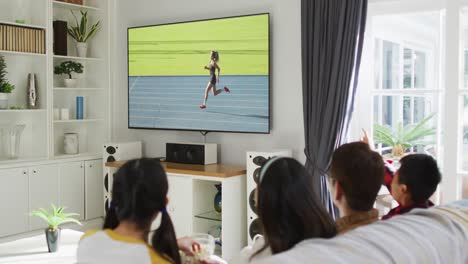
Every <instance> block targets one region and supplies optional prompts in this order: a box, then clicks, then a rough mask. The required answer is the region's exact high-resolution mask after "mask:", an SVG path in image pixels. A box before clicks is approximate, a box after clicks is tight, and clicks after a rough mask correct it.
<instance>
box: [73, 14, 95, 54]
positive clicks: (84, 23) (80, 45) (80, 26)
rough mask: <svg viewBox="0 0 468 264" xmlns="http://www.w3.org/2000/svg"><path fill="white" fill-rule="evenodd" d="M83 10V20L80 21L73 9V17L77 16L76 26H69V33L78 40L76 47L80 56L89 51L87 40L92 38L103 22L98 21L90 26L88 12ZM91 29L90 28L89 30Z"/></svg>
mask: <svg viewBox="0 0 468 264" xmlns="http://www.w3.org/2000/svg"><path fill="white" fill-rule="evenodd" d="M80 12H81V20H80V22H78V18H77V17H76V15H75V13H73V11H71V13H72V14H73V17H74V18H75V22H76V24H75V26H70V27H68V34H70V36H71V37H72V38H74V39H75V40H76V42H77V44H76V48H77V53H78V57H86V55H87V51H88V43H87V41H88V40H89V39H90V38H92V37H93V36H94V35H95V34H96V32H97V31H98V29H99V27H100V24H101V22H100V21H98V22H96V24H94V25H92V26H91V27H89V28H88V12H87V11H86V12H83V11H80ZM88 29H89V30H88Z"/></svg>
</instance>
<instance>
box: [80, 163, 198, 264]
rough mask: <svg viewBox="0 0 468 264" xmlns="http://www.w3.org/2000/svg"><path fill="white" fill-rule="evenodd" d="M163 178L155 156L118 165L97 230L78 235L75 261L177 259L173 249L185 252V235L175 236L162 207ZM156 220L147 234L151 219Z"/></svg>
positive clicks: (187, 244)
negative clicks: (153, 226)
mask: <svg viewBox="0 0 468 264" xmlns="http://www.w3.org/2000/svg"><path fill="white" fill-rule="evenodd" d="M168 188H169V187H168V181H167V176H166V172H165V171H164V169H163V168H162V166H161V164H160V163H159V161H157V160H155V159H147V158H144V159H137V160H132V161H129V162H127V163H126V164H124V165H123V166H122V167H121V168H120V169H119V170H118V172H117V173H116V174H114V181H113V185H112V202H111V206H110V208H109V211H108V212H107V215H106V218H105V220H104V226H103V229H104V230H102V231H90V232H87V233H86V234H85V235H84V236H83V237H82V239H81V241H80V243H79V246H78V252H77V260H78V263H88V264H90V263H122V264H124V263H139V264H140V263H162V264H163V263H176V264H180V263H181V258H180V254H179V249H181V250H183V251H184V252H188V253H191V247H192V242H191V240H190V239H189V238H183V239H180V240H177V239H176V236H175V232H174V227H173V225H172V221H171V218H170V216H169V214H168V213H167V211H166V204H167V202H168V200H167V192H168ZM158 215H160V216H161V224H160V226H159V228H158V229H157V230H156V231H155V232H154V234H153V235H152V237H151V245H150V243H149V242H148V235H149V233H150V228H151V224H152V222H153V221H154V220H155V219H156V217H157V216H158Z"/></svg>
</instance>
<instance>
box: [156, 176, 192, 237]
mask: <svg viewBox="0 0 468 264" xmlns="http://www.w3.org/2000/svg"><path fill="white" fill-rule="evenodd" d="M168 182H169V193H168V195H167V196H168V198H169V203H168V205H167V212H168V213H169V215H170V216H171V220H172V223H173V224H174V229H175V232H176V235H177V237H182V236H188V235H191V234H192V225H193V214H192V192H193V191H192V179H191V178H190V177H184V176H177V175H168ZM153 227H155V226H154V224H153ZM156 228H157V226H156Z"/></svg>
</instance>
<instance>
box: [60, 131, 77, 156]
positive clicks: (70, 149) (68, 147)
mask: <svg viewBox="0 0 468 264" xmlns="http://www.w3.org/2000/svg"><path fill="white" fill-rule="evenodd" d="M78 145H79V142H78V134H76V133H66V134H65V138H64V141H63V149H64V152H65V154H78V152H79V149H78Z"/></svg>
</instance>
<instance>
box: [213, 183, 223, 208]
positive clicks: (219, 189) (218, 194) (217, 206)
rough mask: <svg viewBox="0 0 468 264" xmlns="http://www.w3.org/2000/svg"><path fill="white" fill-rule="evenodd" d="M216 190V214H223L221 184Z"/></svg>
mask: <svg viewBox="0 0 468 264" xmlns="http://www.w3.org/2000/svg"><path fill="white" fill-rule="evenodd" d="M215 187H216V189H218V192H217V193H216V195H215V197H214V209H215V211H216V212H218V213H221V211H222V204H221V196H222V195H221V184H215Z"/></svg>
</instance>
